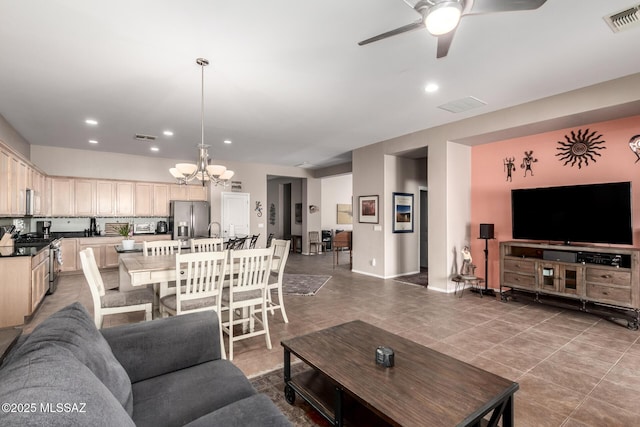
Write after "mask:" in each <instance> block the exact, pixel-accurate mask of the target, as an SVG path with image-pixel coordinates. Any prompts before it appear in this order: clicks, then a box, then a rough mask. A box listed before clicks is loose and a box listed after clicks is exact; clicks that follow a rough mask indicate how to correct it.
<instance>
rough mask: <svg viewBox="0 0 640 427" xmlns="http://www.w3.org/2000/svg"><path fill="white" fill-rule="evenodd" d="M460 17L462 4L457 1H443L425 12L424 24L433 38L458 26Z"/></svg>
mask: <svg viewBox="0 0 640 427" xmlns="http://www.w3.org/2000/svg"><path fill="white" fill-rule="evenodd" d="M461 16H462V4H461V3H460V2H458V1H443V2H440V3H436V4H434V5H433V6H432V7H430V8H429V10H428V11H427V16H426V17H425V19H424V24H425V26H426V27H427V31H429V33H431V34H432V35H434V36H441V35H443V34H447V33H448V32H450V31H452V30H453V29H455V28H456V26H458V23H459V22H460V17H461Z"/></svg>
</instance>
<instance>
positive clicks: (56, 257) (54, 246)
mask: <svg viewBox="0 0 640 427" xmlns="http://www.w3.org/2000/svg"><path fill="white" fill-rule="evenodd" d="M15 246H16V247H17V248H27V247H36V248H43V247H46V246H48V247H49V290H48V291H47V294H52V293H54V292H55V291H56V287H57V285H58V273H60V266H61V265H62V251H61V250H60V239H55V238H52V237H48V238H45V237H41V236H38V235H34V234H25V235H21V236H18V238H17V239H16V240H15Z"/></svg>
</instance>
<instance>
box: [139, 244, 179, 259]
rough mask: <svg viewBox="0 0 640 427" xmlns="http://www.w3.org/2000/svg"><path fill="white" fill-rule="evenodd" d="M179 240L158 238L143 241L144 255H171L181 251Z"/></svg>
mask: <svg viewBox="0 0 640 427" xmlns="http://www.w3.org/2000/svg"><path fill="white" fill-rule="evenodd" d="M180 246H181V245H180V241H179V240H156V241H151V242H149V241H146V240H145V241H144V242H142V254H143V255H144V256H149V255H151V256H154V255H171V254H174V253H178V254H179V253H180Z"/></svg>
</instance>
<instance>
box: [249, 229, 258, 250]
mask: <svg viewBox="0 0 640 427" xmlns="http://www.w3.org/2000/svg"><path fill="white" fill-rule="evenodd" d="M258 237H260V233H258V234H254V235H253V236H251V239H249V249H255V248H256V243H258Z"/></svg>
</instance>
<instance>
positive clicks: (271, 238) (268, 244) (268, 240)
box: [267, 233, 275, 248]
mask: <svg viewBox="0 0 640 427" xmlns="http://www.w3.org/2000/svg"><path fill="white" fill-rule="evenodd" d="M274 236H275V234H273V233H269V235H268V236H267V248H269V247H271V242H272V241H273V238H274Z"/></svg>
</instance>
